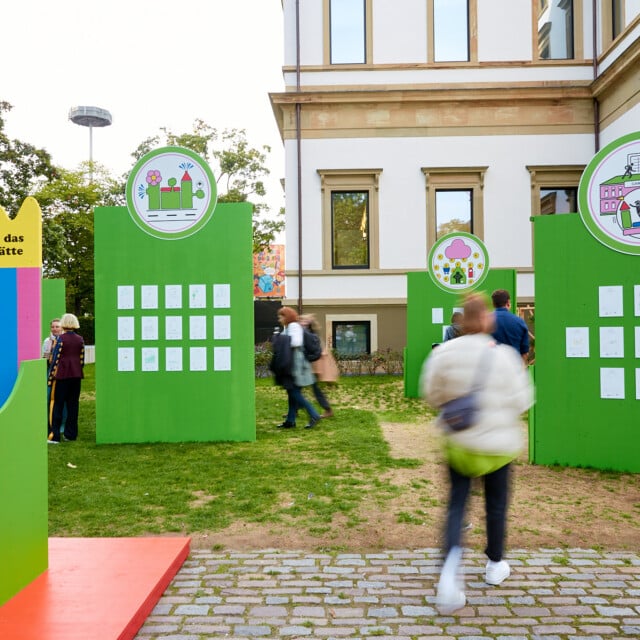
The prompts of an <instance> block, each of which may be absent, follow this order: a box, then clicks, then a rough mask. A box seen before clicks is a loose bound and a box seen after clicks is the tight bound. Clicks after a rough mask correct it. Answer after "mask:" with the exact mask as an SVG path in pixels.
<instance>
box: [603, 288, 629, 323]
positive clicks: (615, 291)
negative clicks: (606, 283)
mask: <svg viewBox="0 0 640 640" xmlns="http://www.w3.org/2000/svg"><path fill="white" fill-rule="evenodd" d="M598 300H599V309H600V317H601V318H617V317H621V316H622V315H623V312H622V287H621V286H615V287H599V298H598Z"/></svg>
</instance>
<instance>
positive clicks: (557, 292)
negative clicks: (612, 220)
mask: <svg viewBox="0 0 640 640" xmlns="http://www.w3.org/2000/svg"><path fill="white" fill-rule="evenodd" d="M534 227H535V250H534V254H535V265H536V272H535V273H536V280H535V289H536V366H535V382H536V407H535V412H534V413H533V414H532V415H531V414H530V430H529V431H530V435H529V437H530V453H531V459H532V461H533V462H536V463H539V464H560V465H567V466H585V467H594V468H598V469H615V470H618V471H632V472H638V471H640V455H639V454H638V452H639V451H640V431H639V430H638V424H637V422H638V420H637V416H638V411H640V328H639V327H640V257H638V256H635V255H628V254H624V253H618V252H616V251H613V250H611V249H609V248H608V247H606V246H604V245H603V244H601V243H600V242H598V241H597V240H596V239H595V238H594V237H593V236H592V235H591V234H590V233H589V231H588V230H587V229H586V228H585V226H584V224H583V223H582V221H581V219H580V217H579V216H578V215H562V216H537V217H535V218H534Z"/></svg>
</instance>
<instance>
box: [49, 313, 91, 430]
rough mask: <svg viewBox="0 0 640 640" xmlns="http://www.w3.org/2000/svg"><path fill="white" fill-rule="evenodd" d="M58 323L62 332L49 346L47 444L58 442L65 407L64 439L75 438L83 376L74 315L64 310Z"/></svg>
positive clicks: (80, 344)
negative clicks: (49, 390) (49, 399)
mask: <svg viewBox="0 0 640 640" xmlns="http://www.w3.org/2000/svg"><path fill="white" fill-rule="evenodd" d="M60 324H61V325H62V331H63V333H62V335H61V336H60V337H59V338H58V341H57V342H56V345H55V347H54V349H53V354H52V356H51V368H50V370H49V386H50V387H51V401H50V404H49V415H50V423H51V432H50V433H49V438H48V441H49V442H51V443H58V442H60V425H61V424H62V416H63V413H64V409H65V408H66V410H67V419H66V423H65V427H64V437H65V440H75V439H76V438H77V437H78V409H79V406H80V384H81V380H82V378H84V372H83V368H84V340H83V338H82V336H79V335H78V334H77V333H76V330H77V329H79V328H80V323H79V322H78V318H76V316H74V315H73V314H72V313H65V314H64V315H63V316H62V318H61V319H60Z"/></svg>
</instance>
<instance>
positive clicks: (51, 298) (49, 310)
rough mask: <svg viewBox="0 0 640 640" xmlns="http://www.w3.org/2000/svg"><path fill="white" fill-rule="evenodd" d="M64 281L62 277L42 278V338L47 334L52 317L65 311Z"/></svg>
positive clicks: (58, 316)
mask: <svg viewBox="0 0 640 640" xmlns="http://www.w3.org/2000/svg"><path fill="white" fill-rule="evenodd" d="M65 296H66V290H65V281H64V279H62V278H44V279H43V280H42V319H41V321H42V340H44V339H45V338H46V337H47V336H48V335H49V325H50V324H51V321H52V320H53V319H54V318H61V317H62V316H63V315H64V314H65V313H66V307H67V303H66V299H65Z"/></svg>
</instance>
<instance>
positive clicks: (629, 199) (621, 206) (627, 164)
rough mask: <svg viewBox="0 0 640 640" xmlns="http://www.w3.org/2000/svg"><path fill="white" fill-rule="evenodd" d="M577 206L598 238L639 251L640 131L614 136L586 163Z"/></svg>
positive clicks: (611, 245) (623, 249)
mask: <svg viewBox="0 0 640 640" xmlns="http://www.w3.org/2000/svg"><path fill="white" fill-rule="evenodd" d="M578 210H579V211H580V217H581V218H582V221H583V222H584V224H585V226H586V227H587V229H588V230H589V231H590V233H591V234H592V235H593V237H594V238H596V240H598V241H599V242H601V243H602V244H604V245H606V246H607V247H609V248H610V249H613V250H614V251H619V252H620V253H629V254H633V255H640V131H637V132H635V133H631V134H629V135H626V136H623V137H622V138H618V139H617V140H614V141H613V142H611V143H610V144H608V145H607V146H606V147H604V149H602V150H601V151H599V152H598V153H597V154H596V155H595V156H594V157H593V159H592V160H591V162H590V163H589V164H588V165H587V168H586V169H585V170H584V173H583V174H582V178H581V179H580V186H579V187H578Z"/></svg>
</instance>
